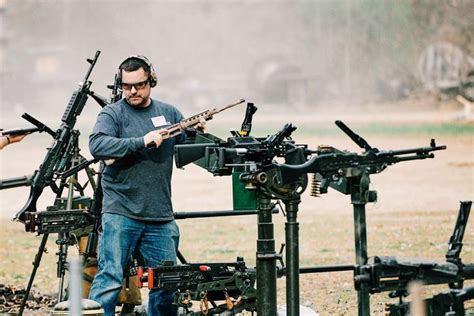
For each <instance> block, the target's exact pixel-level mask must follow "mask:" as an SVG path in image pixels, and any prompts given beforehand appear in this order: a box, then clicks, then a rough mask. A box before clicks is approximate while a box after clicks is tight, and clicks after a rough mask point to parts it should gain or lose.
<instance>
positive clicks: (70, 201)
mask: <svg viewBox="0 0 474 316" xmlns="http://www.w3.org/2000/svg"><path fill="white" fill-rule="evenodd" d="M73 133H74V140H73V142H72V144H73V146H72V148H71V151H70V152H69V153H71V155H72V158H71V159H70V162H69V163H68V164H67V167H70V168H73V167H75V166H77V165H79V164H81V163H83V162H84V161H86V159H85V158H84V157H82V156H81V155H80V153H79V151H80V149H79V131H77V130H74V131H73ZM85 170H86V175H87V178H88V182H86V184H85V185H84V186H81V185H80V184H79V183H78V181H77V173H75V174H73V175H72V176H70V177H61V178H57V180H58V181H59V186H58V190H57V191H56V198H55V202H54V205H53V206H50V207H48V208H47V211H45V212H37V213H38V214H35V213H30V214H27V217H28V220H26V221H25V226H26V228H27V231H32V232H34V231H35V230H36V228H38V234H43V237H42V239H41V243H40V245H39V247H38V251H37V253H36V255H35V259H34V261H33V270H32V272H31V274H30V278H29V280H28V285H27V288H26V292H25V296H24V297H23V300H22V302H21V305H20V310H19V312H18V314H19V315H23V311H24V309H25V306H26V302H27V300H28V296H29V293H30V291H31V287H32V285H33V282H34V278H35V276H36V272H37V270H38V268H39V266H40V263H41V259H42V256H43V253H44V252H45V251H46V243H47V241H48V238H49V235H50V233H58V239H57V240H56V244H57V245H58V248H59V249H58V252H57V253H56V255H57V256H58V261H57V273H56V274H57V277H58V279H59V288H58V301H59V302H60V301H62V300H63V298H64V279H65V273H66V270H67V251H68V247H69V246H70V245H74V244H75V242H76V240H75V238H73V237H74V236H73V235H72V234H71V233H70V231H71V230H73V229H74V228H78V227H77V226H79V227H81V226H82V224H84V221H83V220H81V219H80V218H79V217H80V215H81V214H82V211H81V212H75V213H74V214H75V215H74V216H72V217H71V216H67V215H66V214H67V212H74V209H85V208H87V207H88V205H84V204H88V203H87V201H89V202H90V200H88V199H82V200H81V199H75V198H74V192H75V191H78V192H79V194H80V196H81V197H84V190H85V188H86V186H87V184H88V183H90V184H91V187H92V189H93V190H95V188H96V182H95V180H94V171H93V170H92V169H90V168H88V167H87V168H86V169H85ZM66 188H67V190H68V194H67V197H66V198H63V197H62V196H63V192H64V190H65V189H66ZM84 202H85V203H84ZM51 215H52V216H51ZM71 215H73V214H71ZM76 215H79V216H76ZM58 217H59V218H60V220H59V221H57V219H58ZM73 217H78V218H79V223H78V221H74V220H72V219H71V218H73ZM51 218H55V220H54V221H51V220H50V219H51ZM61 219H62V220H63V223H61ZM58 222H59V224H58ZM62 224H64V225H62ZM37 225H38V226H37Z"/></svg>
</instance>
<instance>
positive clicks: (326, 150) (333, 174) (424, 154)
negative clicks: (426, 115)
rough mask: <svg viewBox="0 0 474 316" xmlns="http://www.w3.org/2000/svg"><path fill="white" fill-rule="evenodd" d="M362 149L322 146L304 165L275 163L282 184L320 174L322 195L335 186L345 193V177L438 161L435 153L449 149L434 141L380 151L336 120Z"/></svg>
mask: <svg viewBox="0 0 474 316" xmlns="http://www.w3.org/2000/svg"><path fill="white" fill-rule="evenodd" d="M335 123H336V125H337V126H338V127H339V128H341V129H342V130H343V131H344V132H345V133H346V134H347V135H348V136H349V137H350V138H351V139H352V140H353V141H354V142H355V143H356V144H357V145H358V146H359V147H361V148H363V149H365V152H364V153H362V154H358V153H353V152H348V151H341V150H338V149H336V148H334V147H331V146H320V147H319V148H318V149H317V150H316V151H314V152H315V153H316V155H314V156H312V157H311V159H309V160H308V161H306V162H305V163H303V164H301V165H289V164H275V165H276V167H277V168H278V181H279V182H280V183H282V184H286V183H291V182H293V181H295V180H297V179H298V178H299V177H300V176H301V175H302V174H307V173H313V174H317V175H318V178H319V180H320V181H321V184H320V186H319V191H320V193H326V192H327V188H328V186H331V187H333V188H335V189H337V190H339V191H341V192H343V193H344V191H345V190H344V184H345V182H344V178H349V177H360V176H363V175H364V174H366V175H368V174H373V173H380V172H382V171H383V170H384V169H385V168H387V166H389V165H393V164H396V163H399V162H402V161H411V160H419V159H428V158H434V154H433V152H434V151H437V150H445V149H446V146H444V145H443V146H437V145H436V142H435V140H434V139H432V140H431V142H430V145H429V146H428V147H419V148H412V149H401V150H379V149H377V148H373V147H371V146H370V145H369V144H368V143H367V141H365V140H364V139H363V138H362V137H360V136H359V135H357V134H356V133H354V132H353V131H352V130H351V129H350V128H349V127H347V126H346V125H345V124H344V123H343V122H342V121H336V122H335Z"/></svg>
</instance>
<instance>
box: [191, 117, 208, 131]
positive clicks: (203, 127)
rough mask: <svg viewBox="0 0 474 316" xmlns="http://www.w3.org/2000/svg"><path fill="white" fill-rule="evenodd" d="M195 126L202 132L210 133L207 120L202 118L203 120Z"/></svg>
mask: <svg viewBox="0 0 474 316" xmlns="http://www.w3.org/2000/svg"><path fill="white" fill-rule="evenodd" d="M194 128H195V129H196V130H198V131H200V132H202V133H209V129H208V128H207V126H206V120H201V122H199V123H197V124H196V125H195V126H194Z"/></svg>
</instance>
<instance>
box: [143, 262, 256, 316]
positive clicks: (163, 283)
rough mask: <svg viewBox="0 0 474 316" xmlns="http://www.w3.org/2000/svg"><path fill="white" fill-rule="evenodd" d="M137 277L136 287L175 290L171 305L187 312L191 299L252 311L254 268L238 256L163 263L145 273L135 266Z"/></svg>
mask: <svg viewBox="0 0 474 316" xmlns="http://www.w3.org/2000/svg"><path fill="white" fill-rule="evenodd" d="M137 274H138V287H143V283H147V285H148V288H149V289H158V288H160V289H167V290H172V291H177V293H176V296H175V302H174V303H175V304H177V305H178V306H181V307H184V308H186V309H187V308H189V307H190V306H191V302H190V301H191V300H193V301H199V300H200V301H202V300H203V299H204V298H205V299H206V300H209V301H214V300H216V301H219V300H225V301H226V309H228V310H234V311H236V310H237V308H249V307H250V309H255V300H256V294H257V292H256V289H255V279H256V273H255V269H248V268H247V267H246V266H245V262H244V260H243V258H240V257H238V258H237V260H236V262H228V263H190V264H184V265H170V264H164V265H161V266H158V267H155V268H148V269H146V271H145V270H144V269H143V267H138V273H137ZM203 295H205V297H203ZM231 298H232V299H231ZM213 305H214V304H213ZM214 308H215V310H214V311H218V310H219V307H218V306H215V305H214ZM234 308H235V309H234ZM212 314H214V313H212Z"/></svg>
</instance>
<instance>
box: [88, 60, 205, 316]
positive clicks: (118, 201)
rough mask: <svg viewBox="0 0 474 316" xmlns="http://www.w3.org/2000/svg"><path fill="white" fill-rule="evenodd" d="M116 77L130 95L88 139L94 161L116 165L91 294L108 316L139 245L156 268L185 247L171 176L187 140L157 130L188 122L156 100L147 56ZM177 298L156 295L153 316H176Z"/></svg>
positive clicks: (107, 185)
mask: <svg viewBox="0 0 474 316" xmlns="http://www.w3.org/2000/svg"><path fill="white" fill-rule="evenodd" d="M118 80H120V85H121V87H122V89H123V92H124V95H125V98H124V99H122V100H120V101H118V102H116V103H113V104H111V105H108V106H106V107H105V108H104V109H102V111H101V112H100V113H99V115H98V117H97V122H96V124H95V126H94V131H93V133H92V134H91V135H90V138H89V147H90V151H91V153H92V155H93V156H94V157H95V158H98V159H102V160H112V161H113V163H111V164H108V165H107V166H106V167H105V169H104V171H103V175H102V189H103V194H104V198H103V206H102V233H101V234H100V239H99V245H98V262H99V271H98V273H97V275H96V277H95V278H94V281H93V283H92V288H91V292H90V295H89V298H90V299H92V300H94V301H97V302H99V303H100V304H101V306H102V308H103V309H104V311H105V314H106V315H113V314H114V312H115V305H116V302H117V298H118V295H119V293H120V290H121V288H122V280H123V276H124V269H125V267H126V263H127V261H128V260H129V258H130V256H131V254H132V251H133V250H134V249H135V248H137V249H138V250H139V251H140V253H141V255H142V256H143V258H144V262H145V265H146V266H147V267H153V266H157V265H159V264H161V263H162V262H163V261H173V262H176V252H177V250H178V243H179V229H178V226H177V225H176V223H175V220H174V218H173V208H172V204H171V174H172V169H173V166H172V163H173V147H174V145H175V144H176V143H179V142H182V141H183V140H184V135H180V136H178V137H175V138H168V139H166V140H163V138H162V136H161V134H160V132H159V129H160V128H164V127H166V126H167V125H171V124H174V123H177V122H179V121H181V120H183V115H182V114H181V113H180V112H179V111H178V110H177V109H176V108H175V107H174V106H172V105H169V104H166V103H163V102H160V101H157V100H153V99H151V98H150V91H151V88H152V87H154V86H155V85H156V83H157V77H156V73H155V71H154V69H153V66H152V64H151V63H150V62H149V60H148V59H147V58H146V57H144V56H140V55H137V56H131V57H129V58H127V59H125V60H124V61H123V62H122V64H121V65H120V66H119V79H118ZM201 128H204V127H202V126H201ZM151 146H152V147H153V148H149V147H151ZM173 295H174V293H173V292H170V291H163V290H151V291H150V293H149V302H148V315H154V316H156V315H176V307H175V306H174V305H172V304H171V303H172V300H173Z"/></svg>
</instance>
